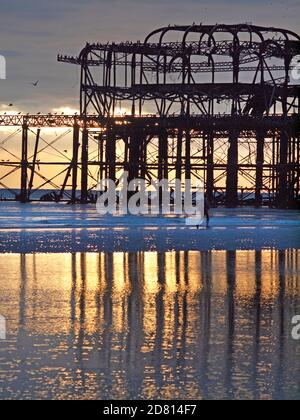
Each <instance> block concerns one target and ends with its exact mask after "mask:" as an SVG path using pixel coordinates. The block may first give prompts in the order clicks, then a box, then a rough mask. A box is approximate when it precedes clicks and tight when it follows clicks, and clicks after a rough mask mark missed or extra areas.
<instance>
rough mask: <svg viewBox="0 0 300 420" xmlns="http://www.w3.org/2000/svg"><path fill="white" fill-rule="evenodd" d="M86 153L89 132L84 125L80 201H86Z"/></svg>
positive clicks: (87, 151) (83, 202)
mask: <svg viewBox="0 0 300 420" xmlns="http://www.w3.org/2000/svg"><path fill="white" fill-rule="evenodd" d="M88 155H89V132H88V129H87V128H86V127H85V128H84V129H83V131H82V154H81V203H82V204H86V203H87V202H88Z"/></svg>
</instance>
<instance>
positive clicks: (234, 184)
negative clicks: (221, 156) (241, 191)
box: [226, 129, 239, 207]
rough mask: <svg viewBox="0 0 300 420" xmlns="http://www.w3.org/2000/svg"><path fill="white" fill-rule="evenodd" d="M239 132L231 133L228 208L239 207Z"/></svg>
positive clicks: (227, 185) (227, 184) (227, 187)
mask: <svg viewBox="0 0 300 420" xmlns="http://www.w3.org/2000/svg"><path fill="white" fill-rule="evenodd" d="M238 139H239V132H238V130H236V129H235V130H231V131H230V133H229V150H228V162H227V181H226V204H227V207H237V205H238V160H239V159H238V150H239V148H238Z"/></svg>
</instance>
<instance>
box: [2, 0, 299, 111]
mask: <svg viewBox="0 0 300 420" xmlns="http://www.w3.org/2000/svg"><path fill="white" fill-rule="evenodd" d="M299 18H300V3H299V0H283V1H280V0H270V1H259V0H252V1H251V2H249V1H244V0H232V1H230V3H229V2H228V1H225V0H203V1H201V0H184V1H182V0H172V1H171V0H151V1H148V0H147V1H146V0H85V1H82V0H63V1H61V0H52V1H51V2H50V1H45V0H26V1H24V0H10V1H9V2H4V1H2V2H1V15H0V23H1V24H0V36H1V38H0V39H1V43H0V53H1V54H2V55H4V56H5V57H6V60H7V80H5V81H4V80H0V112H5V111H8V110H9V111H10V112H11V111H15V112H18V111H23V112H33V113H34V112H43V113H47V112H50V111H52V110H53V109H59V110H60V109H61V108H66V107H69V108H70V110H74V109H77V107H78V89H79V85H78V81H79V75H78V69H77V68H76V67H74V66H70V65H66V64H62V63H57V61H56V57H57V54H58V53H67V54H78V52H79V51H80V49H81V48H82V47H83V46H84V44H85V42H86V41H91V42H92V41H101V42H106V41H122V40H133V41H134V40H139V39H140V40H142V39H143V38H144V36H145V34H146V33H148V32H150V31H151V30H152V29H155V28H157V27H160V26H164V25H168V24H192V23H193V22H196V23H200V22H203V23H207V24H215V23H216V22H218V23H240V22H246V21H247V22H253V23H254V24H257V25H266V26H279V27H284V28H288V29H291V30H294V31H298V32H300V25H299ZM36 80H40V84H39V86H37V87H36V88H34V87H33V86H32V85H31V82H33V81H36ZM10 103H13V104H14V107H13V108H9V109H8V107H7V105H8V104H10Z"/></svg>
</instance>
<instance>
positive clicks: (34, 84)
mask: <svg viewBox="0 0 300 420" xmlns="http://www.w3.org/2000/svg"><path fill="white" fill-rule="evenodd" d="M39 83H40V81H39V80H37V81H36V82H32V83H31V84H32V86H34V87H37V85H38V84H39Z"/></svg>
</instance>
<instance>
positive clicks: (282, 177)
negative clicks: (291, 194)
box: [278, 129, 289, 209]
mask: <svg viewBox="0 0 300 420" xmlns="http://www.w3.org/2000/svg"><path fill="white" fill-rule="evenodd" d="M288 142H289V136H288V133H287V132H286V131H285V130H284V129H283V130H281V136H280V164H279V193H278V207H279V208H282V209H285V208H287V205H288V186H287V176H288V164H287V163H288Z"/></svg>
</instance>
